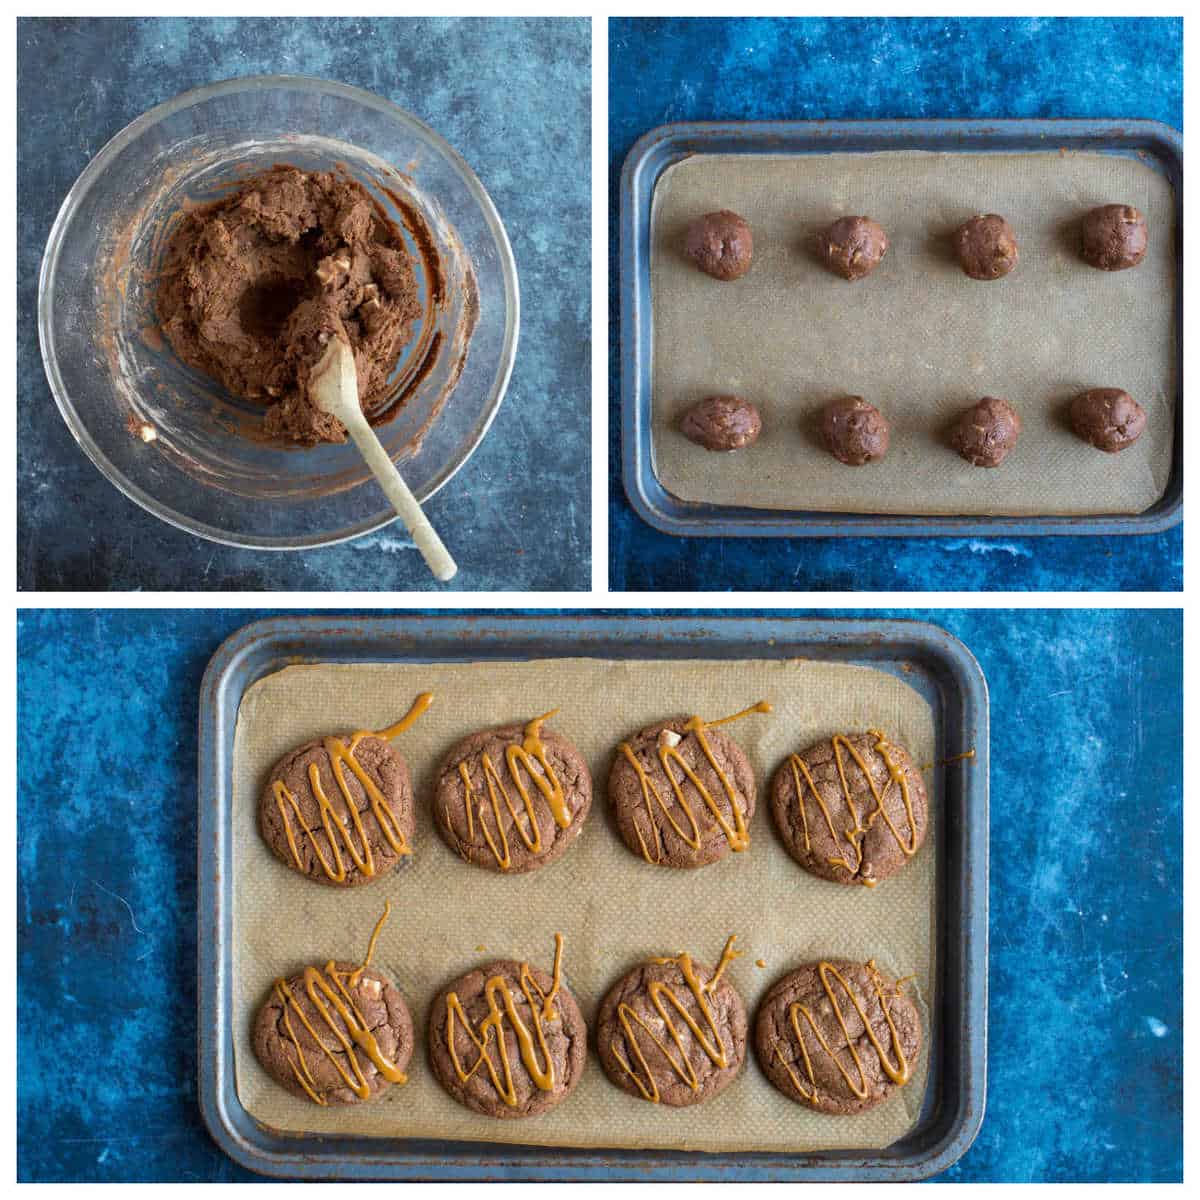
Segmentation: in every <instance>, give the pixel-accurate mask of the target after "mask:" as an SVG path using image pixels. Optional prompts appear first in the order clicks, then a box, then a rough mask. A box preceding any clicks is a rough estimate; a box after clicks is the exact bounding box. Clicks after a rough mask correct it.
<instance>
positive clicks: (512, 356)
mask: <svg viewBox="0 0 1200 1200" xmlns="http://www.w3.org/2000/svg"><path fill="white" fill-rule="evenodd" d="M280 87H295V88H297V89H298V90H301V91H316V92H324V93H326V94H329V95H336V96H340V97H342V98H344V99H347V100H353V101H356V102H357V103H360V104H363V105H365V106H367V107H369V108H373V109H375V110H377V111H378V112H381V113H383V114H385V115H386V116H390V117H392V118H393V119H395V120H398V121H399V122H400V123H401V124H404V125H407V126H409V127H413V128H415V129H416V130H417V131H418V132H419V133H421V134H422V135H423V136H424V137H426V138H427V139H428V140H429V141H430V142H431V143H432V144H433V146H434V147H435V149H437V150H438V151H439V152H440V153H441V154H442V155H443V156H444V157H445V158H446V159H447V160H448V161H449V163H450V164H451V166H453V167H454V168H455V170H456V171H457V172H458V174H459V175H460V177H461V178H462V180H463V182H464V183H465V185H466V187H467V190H468V191H469V192H470V193H471V195H472V196H473V198H474V199H475V201H476V203H477V204H478V205H479V208H480V211H481V213H482V215H483V219H484V222H485V224H486V225H487V227H488V231H489V233H490V234H491V235H492V238H493V240H494V241H495V244H496V250H497V253H498V258H499V261H500V269H501V275H502V277H503V279H504V298H505V321H504V335H503V341H502V344H501V351H500V362H499V365H498V368H497V370H496V372H495V374H494V376H493V379H492V382H491V386H490V388H489V393H488V397H487V401H486V404H485V408H484V416H483V420H482V421H481V422H480V423H479V425H478V426H477V428H476V430H475V432H474V437H473V438H472V440H471V441H470V442H469V443H468V444H467V446H466V447H465V450H464V451H463V453H462V454H461V456H460V457H459V458H458V460H457V461H456V462H451V463H450V464H448V465H447V466H446V467H444V468H443V469H442V470H441V471H440V472H439V473H438V474H437V475H435V476H434V479H433V482H432V486H431V487H430V488H429V490H428V491H427V492H425V494H424V495H423V496H422V497H421V501H422V503H424V502H426V501H428V500H429V499H430V498H432V497H433V496H435V495H436V494H437V493H438V492H439V491H440V490H441V489H442V488H443V487H444V486H445V485H446V484H447V483H449V482H450V480H451V479H453V478H454V476H455V475H456V474H458V472H459V471H460V470H461V469H462V468H463V467H464V466H465V465H466V463H467V461H468V460H469V459H470V457H471V455H472V454H474V453H475V451H476V450H477V449H478V447H479V444H480V443H481V442H482V441H483V439H484V437H485V436H486V435H487V432H488V430H489V429H490V428H491V426H492V422H493V421H494V420H495V419H496V414H497V413H498V412H499V411H500V405H501V403H502V402H503V400H504V397H505V394H506V392H507V390H508V384H509V381H510V380H511V378H512V372H513V365H514V363H515V361H516V353H517V342H518V338H519V335H520V324H521V322H520V315H521V298H520V284H519V281H518V277H517V264H516V259H515V257H514V255H513V251H512V244H511V243H510V242H509V239H508V233H507V231H506V230H505V228H504V223H503V221H502V220H501V219H500V214H499V212H498V211H497V209H496V205H495V203H494V202H493V201H492V198H491V196H490V195H489V194H488V191H487V189H486V188H485V187H484V186H483V183H482V181H481V180H480V179H479V176H478V175H476V174H475V172H474V170H473V169H472V168H471V166H470V164H469V163H468V162H467V161H466V159H465V158H463V156H462V155H461V154H460V153H459V152H458V151H457V150H456V149H455V148H454V147H453V146H452V145H450V143H449V142H448V141H446V139H445V138H444V137H442V135H441V134H439V133H438V132H437V131H436V130H435V129H433V128H432V127H431V126H429V125H427V124H426V123H425V122H424V121H422V120H421V119H420V118H419V117H417V116H415V115H414V114H413V113H411V112H409V111H408V110H407V109H405V108H401V107H400V105H398V104H394V103H393V102H392V101H390V100H387V99H385V98H384V97H382V96H378V95H376V94H375V93H374V92H369V91H367V90H366V89H364V88H359V87H355V86H353V85H351V84H347V83H339V82H337V81H336V80H332V79H323V78H321V77H320V76H315V75H243V76H237V77H234V78H231V79H223V80H219V81H217V82H216V83H208V84H204V85H202V86H200V87H196V88H190V89H189V90H188V91H185V92H180V93H179V94H178V95H177V96H174V97H172V98H171V99H169V100H164V101H163V102H162V103H160V104H156V105H155V106H154V107H153V108H150V109H147V110H146V111H145V112H144V113H142V114H141V115H140V116H138V117H135V118H134V119H133V120H132V121H130V122H129V123H128V124H127V125H126V126H124V128H122V129H121V130H120V131H119V132H117V133H116V134H114V135H113V137H111V138H110V139H109V140H108V141H107V142H106V143H105V144H104V146H103V147H101V149H100V150H99V152H98V153H97V154H95V155H94V156H93V158H92V159H91V161H90V162H89V163H88V164H87V165H86V166H85V167H84V168H83V170H82V171H81V172H80V173H79V176H78V178H77V179H76V180H75V182H74V183H73V184H72V185H71V187H70V189H69V190H68V191H67V194H66V196H65V197H64V198H63V202H62V204H61V206H60V207H59V210H58V213H57V215H56V216H55V218H54V224H53V225H52V227H51V229H50V235H49V237H48V238H47V239H46V248H45V250H44V251H43V253H42V263H41V269H40V270H39V272H38V302H37V325H38V343H39V346H40V348H41V353H42V365H43V367H44V369H45V372H46V378H47V380H48V382H49V384H50V391H51V394H52V395H53V396H54V402H55V404H56V405H57V407H58V411H59V413H60V415H61V416H62V418H63V421H64V422H65V423H66V426H67V428H68V429H69V430H70V432H71V436H72V437H74V439H75V441H76V443H77V444H78V445H79V447H80V449H82V450H83V452H84V453H85V454H86V455H87V456H88V458H90V459H91V460H92V462H93V463H94V464H95V465H96V467H98V468H99V470H100V471H101V473H102V474H103V475H104V476H105V478H106V479H107V480H108V481H109V482H110V483H111V484H112V485H113V486H114V487H116V488H117V490H118V491H120V492H122V493H123V494H124V495H125V496H127V497H128V498H129V499H130V500H132V501H133V502H134V503H135V504H137V505H138V506H139V507H141V508H143V509H145V510H146V511H147V512H149V513H150V514H152V515H153V516H155V517H158V518H159V519H160V520H162V521H165V522H166V523H167V524H168V525H173V526H174V527H175V528H176V529H182V530H183V531H184V532H186V533H192V534H195V535H197V536H198V537H202V538H205V539H206V540H208V541H212V542H219V543H221V544H222V545H226V546H236V547H239V548H242V549H254V550H309V549H315V548H317V547H320V546H333V545H337V544H338V543H339V542H347V541H350V540H352V539H354V538H357V537H362V536H363V535H365V534H368V533H374V532H375V531H377V530H379V529H382V528H384V527H385V526H387V525H390V524H391V523H392V522H393V521H395V520H397V519H398V518H397V514H396V512H395V511H394V510H393V509H392V508H391V507H390V506H389V505H387V504H386V503H385V504H384V507H383V508H382V509H381V511H380V512H379V513H378V514H376V515H375V516H372V517H368V518H366V519H365V520H363V521H360V522H358V523H357V524H355V525H352V526H349V527H348V528H346V529H342V530H338V531H337V532H335V533H332V534H322V535H319V536H306V535H299V536H293V537H264V536H261V535H256V534H251V535H238V534H232V533H230V532H229V531H227V530H223V529H217V528H215V527H213V526H210V525H206V524H205V523H204V522H203V521H200V520H196V519H193V518H191V517H187V516H184V515H183V514H181V513H178V512H176V511H175V510H174V509H172V508H170V507H168V506H167V505H165V504H163V503H161V502H160V501H159V500H157V499H155V497H153V496H151V495H150V493H149V492H147V491H146V490H145V489H143V488H142V487H140V486H139V485H138V484H136V483H134V482H133V481H132V480H130V479H128V478H127V477H126V476H125V475H124V474H123V473H122V472H121V471H119V470H118V469H117V467H116V466H115V464H114V463H113V462H112V461H111V460H110V459H109V458H108V456H107V455H106V454H105V453H104V452H103V451H102V450H101V449H100V447H99V446H98V445H97V444H96V442H95V440H94V439H93V438H92V436H91V434H90V433H89V432H88V431H87V429H86V427H85V426H84V424H83V422H82V421H81V419H80V418H79V415H78V412H77V411H76V408H75V405H74V404H73V403H72V401H71V398H70V395H69V393H68V390H67V387H66V384H65V383H64V381H63V379H62V375H61V373H60V371H59V366H58V358H57V354H56V351H55V346H54V338H53V332H52V326H51V324H50V317H51V306H50V300H51V297H52V295H53V289H54V281H55V277H56V273H57V268H58V259H59V254H60V252H61V249H62V245H63V241H64V239H65V236H66V232H67V230H68V229H69V228H70V225H71V221H72V220H73V218H74V216H75V213H76V210H77V209H78V207H79V203H80V200H81V199H82V197H83V196H84V195H86V194H87V192H88V191H89V190H90V189H91V187H92V186H93V185H94V183H95V182H96V180H97V179H98V178H99V177H100V176H101V175H102V174H103V173H104V171H105V169H106V168H107V166H108V164H109V163H110V162H111V161H112V160H113V159H114V158H115V157H116V156H117V155H118V154H119V153H120V152H121V151H123V150H124V149H125V148H126V147H127V146H128V145H129V144H130V143H131V142H133V141H134V139H135V138H137V137H138V136H139V135H140V134H141V133H142V132H143V131H144V130H145V129H147V128H149V127H150V126H152V125H154V124H156V123H158V122H159V121H161V120H163V119H165V118H166V117H168V116H171V115H173V114H174V113H176V112H179V111H181V110H182V109H185V108H188V107H190V106H192V105H195V104H198V103H200V102H202V101H205V100H208V99H211V98H212V97H214V96H221V95H227V94H229V93H236V92H243V91H258V90H266V89H269V88H280ZM364 482H365V483H366V484H367V485H368V486H369V485H370V482H371V481H370V480H369V479H368V480H366V481H364ZM381 498H382V494H381Z"/></svg>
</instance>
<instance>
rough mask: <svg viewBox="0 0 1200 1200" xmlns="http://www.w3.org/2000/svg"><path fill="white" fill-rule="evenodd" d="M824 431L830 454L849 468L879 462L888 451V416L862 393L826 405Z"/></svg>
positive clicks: (823, 419)
mask: <svg viewBox="0 0 1200 1200" xmlns="http://www.w3.org/2000/svg"><path fill="white" fill-rule="evenodd" d="M821 433H822V434H823V435H824V438H825V445H826V447H827V448H828V450H829V453H830V454H832V455H833V457H834V458H836V459H837V460H838V462H843V463H845V464H846V466H848V467H861V466H863V464H864V463H869V462H875V460H876V459H880V458H882V457H883V456H884V455H885V454H886V453H887V448H888V442H889V441H890V440H891V430H890V429H889V427H888V423H887V418H886V417H885V416H884V415H883V413H881V412H880V411H879V409H877V408H876V407H875V406H874V405H873V404H868V403H867V402H866V401H865V400H864V399H863V398H862V397H861V396H843V397H841V398H840V399H838V400H831V401H830V402H829V403H828V404H827V405H826V406H825V412H824V414H823V415H822V418H821Z"/></svg>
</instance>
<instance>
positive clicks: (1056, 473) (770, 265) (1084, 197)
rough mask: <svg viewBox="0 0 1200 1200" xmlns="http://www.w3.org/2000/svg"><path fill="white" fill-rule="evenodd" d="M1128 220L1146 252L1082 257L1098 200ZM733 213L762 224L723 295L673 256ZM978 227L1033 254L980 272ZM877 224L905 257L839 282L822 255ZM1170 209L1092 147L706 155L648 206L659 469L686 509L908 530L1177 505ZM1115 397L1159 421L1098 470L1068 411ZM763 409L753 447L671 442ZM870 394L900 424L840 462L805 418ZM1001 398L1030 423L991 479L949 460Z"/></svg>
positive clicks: (682, 169) (1101, 459)
mask: <svg viewBox="0 0 1200 1200" xmlns="http://www.w3.org/2000/svg"><path fill="white" fill-rule="evenodd" d="M1107 203H1123V204H1133V205H1134V206H1136V207H1137V208H1139V209H1141V211H1142V212H1143V213H1144V214H1145V215H1146V219H1147V221H1148V223H1149V227H1150V247H1149V250H1148V252H1147V254H1146V257H1145V259H1144V260H1143V261H1142V263H1141V264H1140V265H1139V266H1137V267H1136V268H1134V269H1132V270H1127V271H1116V272H1107V271H1097V270H1095V269H1094V268H1092V267H1089V266H1087V265H1086V264H1085V263H1083V262H1082V261H1081V260H1080V259H1079V257H1078V254H1077V250H1076V246H1077V241H1076V238H1077V234H1076V228H1077V226H1076V223H1077V221H1078V219H1079V217H1080V216H1081V215H1082V214H1083V213H1084V212H1086V211H1087V209H1089V208H1092V207H1095V206H1096V205H1099V204H1107ZM720 208H732V209H734V210H735V211H737V212H739V213H741V215H742V216H743V217H745V218H746V220H747V221H749V223H750V226H751V228H752V230H753V232H754V265H753V266H752V267H751V269H750V271H749V273H748V274H747V275H745V276H743V277H742V278H741V279H740V280H737V281H735V282H732V283H721V282H718V281H716V280H713V279H710V278H708V277H707V276H706V275H703V274H702V273H701V272H700V271H698V270H696V268H695V267H694V266H693V265H692V264H691V262H690V261H689V260H688V259H687V258H686V256H685V255H684V253H683V249H682V247H683V242H684V233H685V231H686V229H687V226H688V224H689V223H690V222H691V221H692V220H693V219H694V218H695V217H697V216H700V215H701V214H703V213H705V212H710V211H712V210H714V209H720ZM978 212H998V213H1002V214H1003V215H1005V216H1006V217H1007V218H1008V220H1009V222H1010V223H1011V224H1012V226H1013V228H1014V230H1015V232H1016V235H1017V242H1018V245H1019V248H1020V254H1021V258H1020V262H1019V264H1018V266H1017V268H1016V270H1015V271H1014V272H1013V273H1012V274H1011V275H1009V276H1007V277H1006V278H1004V279H1002V280H999V281H995V282H987V283H984V282H978V281H975V280H971V279H968V278H967V277H966V276H965V275H963V273H962V271H961V270H960V269H959V267H958V264H957V262H956V261H955V260H954V257H953V253H952V250H951V249H950V239H949V234H950V233H952V231H953V230H954V229H955V228H956V227H957V226H958V225H959V224H961V223H962V222H963V221H965V220H966V219H967V218H968V217H971V216H973V215H974V214H975V213H978ZM846 214H852V215H853V214H860V215H867V216H870V217H873V218H874V219H875V220H877V221H879V222H880V223H881V224H882V225H883V226H884V228H885V229H886V230H887V233H888V238H889V239H890V241H891V249H890V250H889V251H888V254H887V257H886V258H885V259H884V261H883V262H882V263H881V264H880V266H879V267H878V268H877V269H876V271H875V272H874V273H873V274H872V275H871V276H869V277H868V278H867V279H865V280H862V281H860V282H857V283H847V282H845V281H844V280H842V279H839V278H837V277H836V276H834V275H831V274H830V273H828V272H827V271H826V270H825V269H824V268H823V267H822V266H821V265H820V264H819V262H818V261H817V260H816V259H815V258H814V257H813V255H812V252H811V249H810V242H811V239H812V238H813V236H814V235H815V234H816V233H818V232H819V231H820V230H821V229H822V228H824V227H825V226H826V225H828V224H829V222H830V221H832V220H834V219H835V218H836V217H839V216H843V215H846ZM1175 219H1176V218H1175V205H1174V197H1173V192H1172V190H1171V187H1170V184H1169V183H1168V181H1167V180H1166V178H1165V177H1164V176H1162V175H1161V174H1160V173H1159V172H1157V171H1156V170H1154V169H1153V168H1152V167H1150V166H1149V165H1147V164H1146V163H1145V162H1142V161H1140V160H1137V159H1133V158H1126V157H1118V156H1114V155H1108V154H1096V153H1057V152H1052V153H1028V154H931V153H920V152H891V153H881V154H820V155H791V156H787V157H782V156H769V157H764V156H757V155H699V156H696V157H693V158H690V159H687V160H685V161H683V162H681V163H678V164H676V165H675V166H673V167H671V168H670V169H669V170H667V171H666V172H665V173H664V174H663V177H662V178H661V179H660V180H659V182H658V185H657V187H656V188H655V191H654V203H653V210H652V235H651V236H652V246H651V276H650V278H651V289H652V298H653V313H654V347H653V353H654V359H653V400H652V437H653V447H654V454H655V462H656V465H657V469H658V475H659V478H660V480H661V481H662V484H663V486H664V487H665V488H666V489H667V491H669V492H671V493H673V494H674V495H675V496H677V497H679V498H680V499H683V500H691V501H706V502H709V503H714V504H726V505H742V506H748V507H757V508H768V507H770V508H783V509H798V510H799V509H808V510H813V511H832V512H876V513H908V514H918V515H920V514H935V513H937V514H987V515H1038V514H1043V515H1069V514H1076V515H1079V514H1098V513H1138V512H1142V511H1144V510H1145V509H1147V508H1149V507H1150V505H1152V504H1153V503H1154V502H1155V501H1156V500H1157V499H1158V498H1159V497H1160V496H1161V495H1162V494H1163V492H1164V490H1165V489H1166V484H1167V479H1168V476H1169V474H1170V466H1171V446H1172V440H1173V437H1174V432H1173V431H1174V421H1175V417H1174V409H1175V404H1176V379H1175V340H1174V339H1175V335H1174V305H1175V289H1176V278H1175V276H1176V270H1175V259H1174V250H1173V247H1174V226H1175ZM1091 387H1120V388H1124V389H1125V390H1126V391H1127V392H1129V393H1130V394H1131V395H1132V396H1133V397H1134V398H1135V399H1136V400H1137V401H1138V403H1140V404H1141V405H1142V406H1143V407H1144V408H1145V410H1146V413H1147V415H1148V418H1149V420H1148V422H1147V426H1146V431H1145V433H1143V435H1142V437H1141V438H1140V440H1139V441H1138V442H1137V443H1136V444H1135V445H1134V446H1132V447H1130V448H1129V449H1128V450H1125V451H1122V452H1121V453H1120V454H1103V453H1101V452H1100V451H1098V450H1096V449H1094V448H1093V447H1091V446H1089V445H1087V444H1086V443H1084V442H1083V441H1081V440H1080V439H1078V438H1077V437H1075V435H1074V434H1073V433H1072V432H1071V430H1070V426H1069V425H1068V423H1067V419H1066V410H1067V405H1068V403H1069V401H1070V398H1071V397H1072V396H1073V395H1075V394H1076V393H1077V392H1080V391H1083V390H1085V389H1087V388H1091ZM716 392H734V393H737V394H739V395H743V396H745V397H747V398H748V399H750V400H752V401H753V402H754V403H755V404H756V405H758V407H759V409H760V411H761V413H762V418H763V433H762V436H761V437H760V438H759V441H758V442H757V443H756V444H755V445H754V446H751V447H749V448H748V449H745V450H740V451H737V452H735V453H733V454H714V453H711V452H709V451H706V450H704V449H703V448H702V447H700V446H696V445H694V444H693V443H691V442H689V441H688V440H687V439H686V438H684V437H683V435H682V434H680V433H679V432H678V425H679V420H680V418H681V417H682V415H683V413H684V412H685V411H686V410H687V409H688V408H689V407H691V405H692V404H694V403H695V402H696V401H697V400H699V399H701V398H702V397H703V396H706V395H710V394H712V393H716ZM846 394H852V395H861V396H864V397H865V398H866V399H867V400H869V401H870V402H871V403H872V404H874V405H875V406H876V407H878V408H879V409H880V410H881V411H882V412H883V413H884V415H885V416H886V417H887V418H888V420H889V421H890V423H891V428H892V440H891V448H890V449H889V451H888V453H887V455H886V457H885V458H884V459H883V460H882V461H881V462H879V463H875V464H871V465H870V466H868V467H863V468H858V469H855V468H850V467H845V466H843V465H842V464H841V463H839V462H837V460H835V459H834V458H833V457H832V456H831V455H829V454H828V453H827V452H826V451H825V449H824V447H823V445H822V443H821V441H820V435H819V423H818V421H816V420H814V417H815V416H816V415H817V414H819V412H820V409H821V408H822V406H823V405H824V403H825V402H826V401H828V400H829V399H831V398H832V397H834V396H839V395H846ZM982 396H1001V397H1004V398H1005V399H1007V400H1009V401H1010V402H1011V403H1012V404H1013V405H1014V407H1015V408H1016V409H1017V410H1018V412H1019V413H1020V414H1021V419H1022V421H1023V423H1024V431H1023V433H1022V435H1021V440H1020V442H1019V443H1018V445H1017V448H1016V450H1015V451H1014V452H1013V453H1012V455H1011V456H1010V457H1009V459H1008V460H1007V461H1006V462H1005V463H1004V464H1003V465H1002V466H1001V467H1000V468H998V469H996V470H983V469H980V468H977V467H971V466H969V465H968V464H967V463H965V462H963V460H962V459H961V458H959V457H958V455H957V454H955V453H954V451H953V450H952V449H951V448H950V447H949V446H948V444H947V435H948V433H949V430H950V428H951V427H952V426H953V423H954V421H955V419H956V417H957V416H958V414H959V413H960V412H961V411H962V410H963V409H964V408H967V407H970V405H971V404H973V403H974V402H975V401H976V400H977V399H979V398H980V397H982Z"/></svg>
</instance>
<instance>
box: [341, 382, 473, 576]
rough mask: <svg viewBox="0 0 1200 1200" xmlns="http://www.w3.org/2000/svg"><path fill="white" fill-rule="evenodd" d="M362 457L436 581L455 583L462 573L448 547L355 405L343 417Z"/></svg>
mask: <svg viewBox="0 0 1200 1200" xmlns="http://www.w3.org/2000/svg"><path fill="white" fill-rule="evenodd" d="M342 423H343V424H344V425H345V426H346V429H347V431H348V432H349V434H350V436H351V437H352V438H353V439H354V444H355V445H356V446H357V447H358V449H359V453H361V454H362V456H363V458H364V459H366V462H367V466H368V467H370V468H371V470H372V472H374V475H375V478H376V479H377V480H378V481H379V486H380V487H381V488H382V489H383V494H384V495H385V496H387V498H388V499H389V500H390V501H391V502H392V507H393V508H395V510H396V512H398V513H399V514H400V519H401V520H402V521H403V522H404V524H405V525H406V526H407V527H408V532H409V533H411V534H412V539H413V541H414V542H415V543H416V547H417V549H418V550H420V552H421V557H422V558H424V559H425V562H426V564H427V565H428V567H429V569H430V570H431V571H432V572H433V574H434V577H435V578H436V579H438V580H439V581H440V582H442V583H446V582H448V581H449V580H451V579H453V578H454V576H455V575H456V574H457V572H458V565H457V564H456V563H455V561H454V559H453V558H452V557H451V556H450V551H449V550H447V549H446V545H445V543H444V542H443V541H442V539H441V538H440V537H438V534H437V530H436V529H434V527H433V526H432V525H430V523H429V518H428V517H427V516H426V515H425V514H424V512H422V511H421V506H420V505H419V504H418V503H417V498H416V496H414V495H413V494H412V492H411V491H410V490H409V487H408V484H407V483H405V482H404V477H403V476H402V475H401V474H400V472H399V470H398V469H397V467H396V465H395V463H393V462H392V460H391V459H390V458H388V456H387V451H386V450H384V448H383V446H382V445H381V444H380V441H379V438H377V437H376V436H375V430H373V429H372V428H371V426H370V424H369V423H368V422H367V419H366V417H364V416H363V414H362V411H361V410H360V409H359V408H358V407H357V405H355V407H354V410H353V411H351V412H348V413H346V414H345V415H344V416H342Z"/></svg>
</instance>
